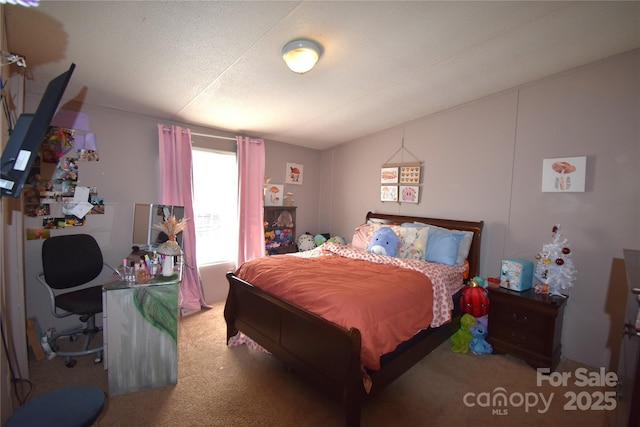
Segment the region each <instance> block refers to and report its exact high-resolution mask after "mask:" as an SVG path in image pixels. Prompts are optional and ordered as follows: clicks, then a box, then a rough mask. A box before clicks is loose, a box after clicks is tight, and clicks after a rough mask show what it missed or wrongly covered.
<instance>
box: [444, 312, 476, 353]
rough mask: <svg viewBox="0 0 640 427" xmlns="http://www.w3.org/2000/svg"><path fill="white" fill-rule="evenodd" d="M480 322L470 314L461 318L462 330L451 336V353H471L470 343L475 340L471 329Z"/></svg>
mask: <svg viewBox="0 0 640 427" xmlns="http://www.w3.org/2000/svg"><path fill="white" fill-rule="evenodd" d="M477 322H478V321H477V320H476V318H475V317H473V316H472V315H470V314H467V313H465V314H463V315H462V317H461V318H460V329H458V330H457V331H456V333H455V334H453V335H452V336H451V351H453V352H454V353H466V352H468V351H469V343H470V342H471V339H472V338H473V337H472V336H471V331H470V330H469V327H470V326H472V325H475V324H476V323H477Z"/></svg>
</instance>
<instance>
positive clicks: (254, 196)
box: [236, 136, 264, 265]
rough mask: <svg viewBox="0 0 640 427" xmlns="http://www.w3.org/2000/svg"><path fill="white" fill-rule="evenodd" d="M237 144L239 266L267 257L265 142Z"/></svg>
mask: <svg viewBox="0 0 640 427" xmlns="http://www.w3.org/2000/svg"><path fill="white" fill-rule="evenodd" d="M236 141H237V143H238V223H239V224H238V225H239V227H240V230H239V233H238V235H239V242H238V265H240V264H242V263H243V262H245V261H248V260H251V259H254V258H259V257H261V256H263V255H264V226H263V224H262V221H263V210H262V195H263V186H264V141H263V140H262V139H253V138H248V137H242V136H238V137H236Z"/></svg>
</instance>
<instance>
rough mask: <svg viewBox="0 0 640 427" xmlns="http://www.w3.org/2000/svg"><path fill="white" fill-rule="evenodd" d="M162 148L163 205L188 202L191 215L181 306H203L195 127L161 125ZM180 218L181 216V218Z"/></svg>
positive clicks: (186, 206) (187, 212) (188, 216)
mask: <svg viewBox="0 0 640 427" xmlns="http://www.w3.org/2000/svg"><path fill="white" fill-rule="evenodd" d="M158 147H159V150H160V199H159V200H158V202H159V203H160V204H163V205H176V206H184V215H185V218H186V219H187V223H186V227H185V229H184V231H182V250H183V252H184V266H183V271H182V283H181V284H180V307H181V308H183V309H186V310H199V309H200V308H201V307H209V306H208V305H207V303H206V302H205V301H204V295H203V293H202V286H201V283H200V273H199V272H198V263H197V261H196V227H195V224H194V221H193V219H194V213H193V183H192V173H191V168H192V161H191V131H190V130H189V129H183V128H181V127H179V126H164V125H161V124H159V125H158ZM178 219H180V218H178Z"/></svg>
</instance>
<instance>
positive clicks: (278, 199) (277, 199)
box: [264, 184, 284, 206]
mask: <svg viewBox="0 0 640 427" xmlns="http://www.w3.org/2000/svg"><path fill="white" fill-rule="evenodd" d="M283 203H284V185H280V184H268V185H267V186H266V187H265V190H264V205H265V206H282V205H283Z"/></svg>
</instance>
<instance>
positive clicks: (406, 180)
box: [400, 166, 420, 184]
mask: <svg viewBox="0 0 640 427" xmlns="http://www.w3.org/2000/svg"><path fill="white" fill-rule="evenodd" d="M400 184H420V166H401V167H400Z"/></svg>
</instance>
